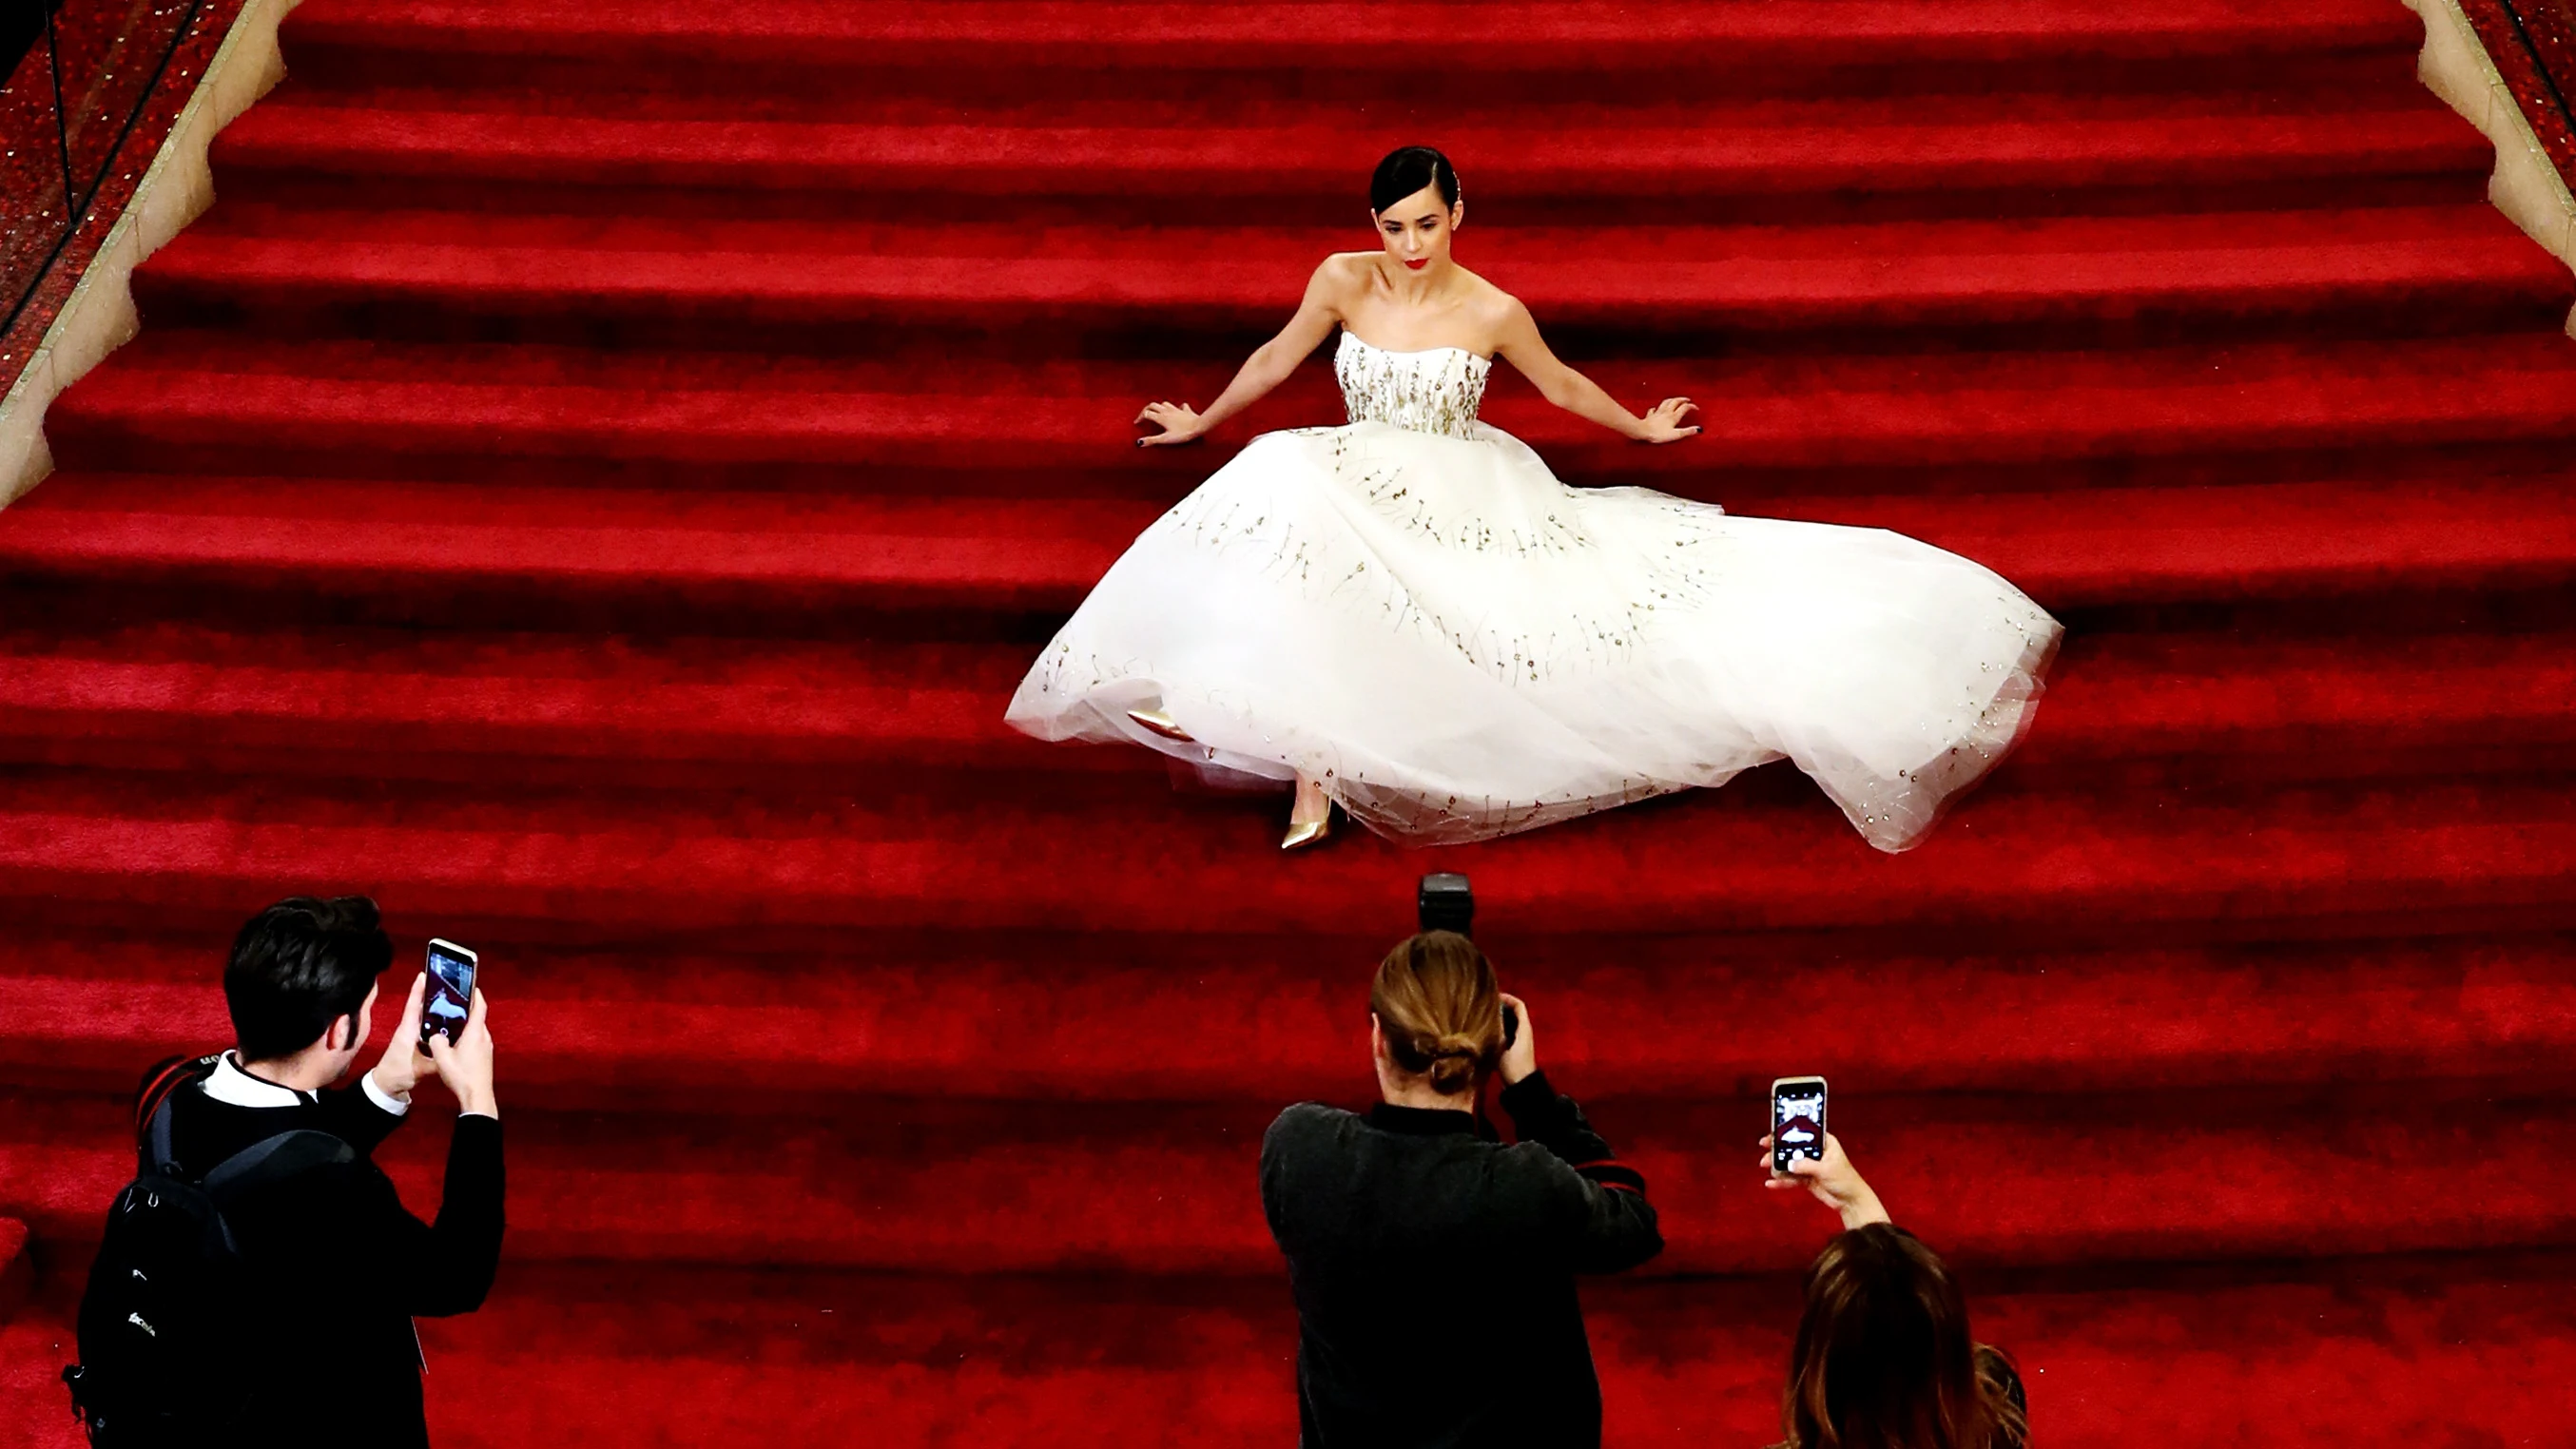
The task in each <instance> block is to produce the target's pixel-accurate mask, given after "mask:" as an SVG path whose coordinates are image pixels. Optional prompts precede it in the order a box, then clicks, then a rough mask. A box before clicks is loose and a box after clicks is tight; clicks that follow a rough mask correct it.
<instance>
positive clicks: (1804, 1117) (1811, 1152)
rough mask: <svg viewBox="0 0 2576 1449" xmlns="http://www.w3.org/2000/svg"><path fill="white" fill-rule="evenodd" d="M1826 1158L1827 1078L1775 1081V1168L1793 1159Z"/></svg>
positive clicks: (1783, 1170)
mask: <svg viewBox="0 0 2576 1449" xmlns="http://www.w3.org/2000/svg"><path fill="white" fill-rule="evenodd" d="M1798 1157H1812V1158H1814V1159H1816V1160H1817V1161H1818V1162H1822V1161H1824V1160H1825V1079H1824V1078H1822V1077H1781V1078H1779V1079H1777V1080H1775V1081H1773V1082H1772V1083H1771V1170H1772V1171H1773V1172H1778V1173H1786V1172H1787V1171H1788V1170H1789V1163H1790V1161H1791V1159H1793V1158H1798Z"/></svg>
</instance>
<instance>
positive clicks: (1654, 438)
mask: <svg viewBox="0 0 2576 1449" xmlns="http://www.w3.org/2000/svg"><path fill="white" fill-rule="evenodd" d="M1494 355H1495V356H1497V357H1499V358H1501V359H1503V360H1504V361H1505V362H1508V363H1510V364H1511V365H1512V366H1514V367H1516V368H1518V369H1520V374H1521V376H1523V377H1526V378H1528V379H1529V380H1530V385H1531V386H1533V387H1535V388H1537V389H1538V392H1539V396H1541V397H1543V398H1546V399H1547V400H1548V401H1549V402H1552V403H1554V404H1556V405H1557V406H1558V407H1561V408H1563V409H1565V410H1566V411H1567V412H1570V413H1572V414H1574V415H1575V416H1576V417H1578V418H1583V419H1585V420H1587V421H1589V422H1595V423H1599V424H1600V425H1601V426H1603V427H1605V428H1608V429H1609V430H1610V431H1612V432H1614V433H1617V434H1618V435H1619V436H1621V437H1623V438H1633V439H1635V440H1636V441H1638V442H1640V443H1671V442H1678V441H1680V440H1681V439H1683V438H1687V437H1692V436H1694V435H1696V434H1697V433H1698V432H1699V425H1698V424H1696V423H1691V424H1687V425H1685V423H1684V422H1683V419H1685V418H1687V417H1689V416H1690V415H1691V414H1692V413H1695V412H1697V411H1699V405H1698V404H1697V403H1694V402H1692V401H1691V400H1690V399H1689V398H1686V397H1668V398H1666V399H1664V400H1663V401H1662V402H1659V403H1657V404H1655V406H1654V407H1653V408H1652V409H1651V410H1650V411H1648V412H1647V414H1646V415H1645V416H1644V417H1642V418H1641V417H1639V416H1637V415H1636V414H1635V413H1632V412H1630V411H1628V410H1627V409H1626V408H1624V407H1621V406H1620V405H1619V404H1618V402H1617V401H1616V400H1615V399H1613V398H1612V397H1611V396H1610V394H1608V393H1606V392H1603V391H1602V390H1601V385H1600V384H1599V383H1596V382H1594V381H1593V380H1592V379H1590V378H1588V377H1585V376H1584V375H1583V374H1582V373H1579V372H1577V371H1575V370H1574V369H1573V368H1571V367H1568V366H1566V365H1565V363H1564V362H1563V361H1562V360H1560V359H1559V358H1558V357H1557V355H1556V354H1555V353H1554V352H1552V351H1550V350H1549V349H1548V345H1547V341H1546V339H1545V338H1542V337H1540V336H1539V335H1538V319H1536V318H1534V317H1532V316H1530V311H1529V308H1527V307H1524V306H1522V305H1521V302H1520V299H1519V298H1517V297H1514V298H1511V299H1509V306H1508V308H1507V310H1506V311H1505V313H1504V316H1503V325H1502V332H1501V335H1500V337H1499V338H1498V340H1497V341H1496V342H1495V344H1494Z"/></svg>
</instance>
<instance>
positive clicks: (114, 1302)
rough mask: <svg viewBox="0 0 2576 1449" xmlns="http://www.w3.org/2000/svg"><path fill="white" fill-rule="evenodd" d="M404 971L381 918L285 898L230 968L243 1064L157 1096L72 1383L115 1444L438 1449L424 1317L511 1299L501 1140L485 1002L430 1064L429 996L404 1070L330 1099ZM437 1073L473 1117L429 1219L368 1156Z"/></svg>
mask: <svg viewBox="0 0 2576 1449" xmlns="http://www.w3.org/2000/svg"><path fill="white" fill-rule="evenodd" d="M392 964H393V945H392V942H391V941H390V940H389V939H388V938H387V937H386V935H385V932H384V930H383V928H382V927H381V926H380V925H379V924H378V922H377V912H376V906H375V903H374V902H373V901H370V900H368V899H366V898H365V897H363V896H342V897H338V898H336V899H331V900H318V899H315V898H312V897H304V896H299V897H295V898H293V899H289V900H284V901H280V902H278V903H277V904H276V905H274V906H271V907H269V908H268V909H267V910H265V911H262V912H260V913H259V914H258V915H257V916H255V917H253V918H252V919H251V920H250V922H249V923H248V924H247V925H245V926H243V927H242V930H241V933H240V935H239V936H238V937H237V938H236V939H235V940H234V942H233V952H232V959H231V961H230V963H229V964H228V965H227V966H226V967H225V970H224V997H225V1001H226V1003H227V1004H228V1005H229V1006H230V1008H231V1012H232V1020H233V1030H234V1034H235V1043H236V1044H235V1046H234V1049H233V1050H231V1051H229V1052H225V1053H223V1054H221V1055H220V1056H213V1057H203V1058H198V1059H196V1060H194V1061H187V1060H181V1061H174V1062H168V1063H164V1064H162V1065H161V1066H160V1067H157V1068H155V1069H154V1071H153V1073H151V1074H150V1075H148V1076H147V1077H146V1078H145V1086H144V1091H143V1094H142V1097H141V1099H140V1100H139V1101H138V1104H137V1116H138V1122H137V1127H138V1133H139V1137H140V1139H141V1140H140V1148H141V1150H140V1158H141V1172H140V1174H139V1175H138V1176H137V1178H136V1180H135V1182H134V1184H133V1186H131V1187H129V1188H128V1189H127V1190H126V1191H125V1192H124V1193H122V1194H120V1195H119V1196H118V1198H117V1201H116V1203H115V1205H114V1206H113V1207H112V1208H111V1209H110V1210H109V1213H108V1227H107V1233H106V1237H105V1239H104V1240H103V1242H102V1244H101V1247H100V1251H99V1257H98V1260H97V1262H96V1264H95V1265H94V1266H93V1268H92V1270H91V1274H90V1280H89V1288H88V1293H87V1294H86V1296H85V1297H84V1298H83V1299H82V1303H81V1317H80V1325H79V1327H80V1351H81V1357H82V1362H81V1363H80V1364H78V1365H76V1366H74V1367H73V1368H72V1369H70V1370H67V1371H66V1373H65V1378H66V1379H68V1380H69V1381H70V1382H71V1385H72V1392H73V1398H74V1400H75V1402H76V1405H77V1407H78V1408H79V1409H80V1411H81V1413H82V1416H83V1420H84V1423H85V1424H86V1425H87V1427H88V1428H89V1431H90V1434H91V1438H92V1441H93V1442H94V1443H95V1444H98V1445H100V1446H105V1449H115V1446H123V1445H154V1444H162V1443H170V1444H178V1443H187V1444H191V1445H202V1444H206V1443H213V1442H248V1441H250V1440H251V1439H252V1438H253V1437H254V1436H257V1437H260V1438H264V1439H270V1440H273V1441H275V1442H288V1443H292V1442H302V1441H311V1440H317V1439H327V1440H329V1441H330V1442H334V1443H340V1444H353V1445H356V1444H364V1445H426V1444H427V1443H428V1442H429V1431H428V1426H427V1422H426V1419H425V1417H424V1414H423V1408H422V1390H421V1373H422V1370H423V1368H424V1367H425V1363H424V1360H423V1358H422V1355H421V1350H420V1342H419V1338H418V1335H417V1334H416V1333H415V1331H414V1330H413V1327H412V1322H411V1320H412V1318H413V1316H414V1315H426V1316H432V1317H435V1316H442V1315H447V1314H455V1313H467V1312H471V1311H472V1310H474V1309H475V1308H477V1307H479V1306H480V1305H481V1304H482V1302H483V1296H484V1294H485V1293H486V1292H488V1291H489V1290H490V1288H491V1286H492V1276H493V1273H494V1271H495V1269H496V1268H497V1267H498V1265H499V1261H500V1256H501V1234H502V1168H501V1123H500V1114H499V1108H498V1107H497V1105H496V1104H495V1102H494V1098H493V1093H492V1036H491V1032H490V1031H489V1029H488V1028H487V1027H486V1026H485V1024H484V1005H483V994H482V992H481V991H479V990H478V991H476V992H475V993H474V996H473V1002H472V1006H471V1009H470V1012H469V1014H468V1016H467V1019H466V1021H465V1023H464V1025H463V1026H462V1027H461V1028H459V1029H457V1030H456V1032H455V1035H454V1039H453V1040H452V1041H451V1040H450V1038H449V1037H448V1036H446V1035H443V1034H433V1035H431V1036H430V1037H429V1039H428V1043H427V1046H426V1049H425V1050H424V1049H423V1047H422V1046H421V1045H420V1043H421V1041H422V1037H421V1030H420V1021H421V1009H422V998H423V988H424V985H425V983H426V977H424V978H422V979H420V980H416V981H414V982H413V984H412V990H411V994H410V998H409V1001H408V1003H407V1004H406V1005H405V1007H404V1009H403V1013H402V1020H401V1022H400V1024H399V1025H398V1026H397V1027H396V1028H395V1030H394V1038H393V1041H392V1043H391V1045H389V1046H388V1047H387V1048H386V1051H385V1054H384V1057H383V1058H382V1059H381V1060H380V1061H378V1062H377V1063H376V1065H375V1067H374V1068H373V1069H372V1070H371V1071H369V1072H368V1073H367V1074H366V1076H365V1077H364V1078H362V1079H361V1080H360V1081H359V1082H358V1084H357V1085H355V1086H353V1087H347V1088H338V1089H334V1088H333V1087H332V1084H333V1083H335V1082H337V1081H338V1080H339V1079H340V1078H341V1077H342V1076H343V1075H345V1074H346V1073H347V1072H348V1070H349V1069H350V1067H352V1066H353V1065H355V1063H356V1060H357V1056H358V1053H359V1051H360V1049H361V1048H362V1047H363V1046H364V1045H365V1043H366V1041H367V1038H368V1035H369V1033H370V1030H371V1028H372V1027H373V1025H374V1009H375V1005H376V999H377V990H376V978H377V977H378V976H380V975H382V974H383V973H384V971H385V970H386V969H387V968H388V967H390V966H391V965H392ZM433 1076H434V1077H437V1078H438V1079H440V1080H441V1081H444V1082H445V1083H446V1084H447V1086H448V1088H449V1090H450V1091H452V1092H453V1093H454V1094H455V1096H456V1100H457V1106H458V1110H459V1112H460V1114H461V1115H460V1116H459V1117H458V1119H457V1122H456V1127H455V1135H454V1137H453V1139H452V1140H451V1141H450V1143H449V1146H448V1153H447V1178H446V1185H445V1189H444V1199H445V1200H444V1201H443V1202H442V1203H441V1205H440V1208H439V1212H438V1218H437V1221H436V1222H435V1223H424V1222H422V1221H421V1220H420V1219H418V1218H416V1217H414V1216H412V1215H411V1213H410V1212H408V1211H407V1210H405V1209H404V1207H403V1205H402V1201H401V1199H400V1198H399V1197H398V1196H397V1195H396V1193H395V1191H394V1185H393V1183H392V1181H391V1180H389V1179H388V1178H387V1177H386V1176H385V1174H384V1172H383V1171H382V1170H381V1169H380V1168H378V1167H377V1166H376V1165H375V1163H374V1161H373V1160H372V1157H371V1154H372V1153H373V1151H374V1149H375V1147H376V1144H377V1143H379V1142H382V1141H383V1140H384V1139H385V1138H386V1137H387V1136H389V1135H390V1134H391V1133H392V1132H393V1131H394V1129H395V1128H397V1127H399V1126H401V1125H402V1123H403V1121H404V1119H405V1117H406V1115H407V1114H408V1113H409V1111H410V1109H411V1093H412V1088H413V1087H414V1086H415V1085H417V1084H418V1083H419V1082H421V1081H423V1080H426V1079H428V1078H430V1077H433Z"/></svg>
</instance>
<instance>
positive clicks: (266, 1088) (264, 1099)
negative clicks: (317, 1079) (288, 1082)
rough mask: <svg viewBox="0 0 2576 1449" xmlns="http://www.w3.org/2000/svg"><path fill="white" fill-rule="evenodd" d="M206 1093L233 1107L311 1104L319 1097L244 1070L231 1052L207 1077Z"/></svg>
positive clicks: (299, 1105) (308, 1105)
mask: <svg viewBox="0 0 2576 1449" xmlns="http://www.w3.org/2000/svg"><path fill="white" fill-rule="evenodd" d="M206 1095H207V1096H209V1097H212V1098H214V1099H215V1100H216V1101H218V1102H222V1103H225V1104H227V1105H230V1106H234V1107H310V1106H312V1105H313V1103H314V1101H315V1100H316V1099H314V1098H312V1097H308V1096H306V1095H305V1094H303V1093H302V1092H299V1091H296V1090H295V1089H294V1088H292V1087H281V1086H279V1085H278V1084H277V1083H275V1082H266V1081H262V1080H260V1079H259V1078H257V1077H254V1076H252V1075H251V1074H250V1073H248V1072H245V1071H243V1070H242V1069H241V1063H239V1062H237V1061H235V1060H234V1059H233V1054H232V1053H231V1052H226V1053H224V1054H223V1056H222V1058H221V1059H220V1060H218V1061H217V1062H216V1063H215V1069H214V1071H213V1072H212V1073H210V1074H209V1075H208V1076H207V1077H206Z"/></svg>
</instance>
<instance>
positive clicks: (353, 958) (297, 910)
mask: <svg viewBox="0 0 2576 1449" xmlns="http://www.w3.org/2000/svg"><path fill="white" fill-rule="evenodd" d="M393 963H394V944H393V941H392V940H391V938H389V937H387V936H386V935H385V929H384V927H383V926H382V925H381V924H379V922H378V920H377V916H376V903H375V902H374V901H371V900H369V899H367V898H366V897H365V896H334V897H332V898H331V899H329V900H320V899H317V898H315V897H313V896H290V897H288V898H287V899H285V900H282V901H279V902H278V903H277V904H276V905H273V906H270V907H269V908H268V909H267V910H264V911H262V912H260V913H259V914H258V915H256V916H253V917H251V918H250V920H249V921H248V922H247V923H246V924H244V925H243V926H242V928H241V934H240V935H238V936H235V937H234V938H233V954H232V959H231V960H230V961H229V962H227V963H226V964H225V966H224V1002H225V1004H226V1005H227V1006H229V1007H230V1008H231V1009H232V1018H233V1045H234V1047H235V1048H236V1049H237V1050H239V1051H240V1053H241V1057H242V1060H243V1061H246V1062H264V1061H274V1060H276V1059H277V1058H279V1057H287V1056H293V1055H294V1054H295V1053H297V1052H300V1051H302V1050H304V1049H305V1048H306V1047H309V1046H311V1045H313V1043H315V1042H316V1041H319V1040H320V1039H321V1037H322V1033H323V1032H324V1031H325V1030H326V1029H328V1028H329V1027H330V1026H331V1024H332V1023H333V1022H336V1021H338V1020H339V1019H340V1018H341V1017H344V1016H347V1017H355V1016H356V1015H357V1014H358V1008H360V1007H362V1006H364V1005H366V1002H367V993H368V992H370V991H373V990H375V989H376V978H377V977H378V976H381V975H383V974H384V973H385V970H386V968H388V967H390V966H392V965H393ZM349 1045H350V1046H353V1047H354V1046H356V1045H357V1043H356V1042H350V1043H349Z"/></svg>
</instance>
